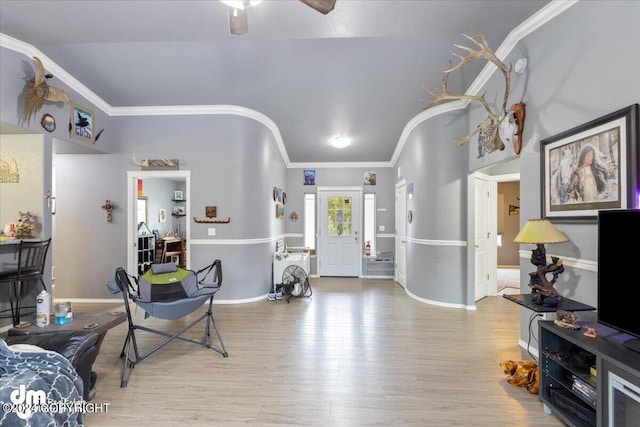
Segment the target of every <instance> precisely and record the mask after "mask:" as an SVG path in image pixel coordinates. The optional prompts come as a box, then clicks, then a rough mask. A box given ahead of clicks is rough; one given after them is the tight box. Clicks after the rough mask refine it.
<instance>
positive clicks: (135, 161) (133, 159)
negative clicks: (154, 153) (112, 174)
mask: <svg viewBox="0 0 640 427" xmlns="http://www.w3.org/2000/svg"><path fill="white" fill-rule="evenodd" d="M131 163H133V164H134V165H136V166H142V167H145V168H148V167H149V159H144V160H138V159H136V155H135V154H134V153H131Z"/></svg>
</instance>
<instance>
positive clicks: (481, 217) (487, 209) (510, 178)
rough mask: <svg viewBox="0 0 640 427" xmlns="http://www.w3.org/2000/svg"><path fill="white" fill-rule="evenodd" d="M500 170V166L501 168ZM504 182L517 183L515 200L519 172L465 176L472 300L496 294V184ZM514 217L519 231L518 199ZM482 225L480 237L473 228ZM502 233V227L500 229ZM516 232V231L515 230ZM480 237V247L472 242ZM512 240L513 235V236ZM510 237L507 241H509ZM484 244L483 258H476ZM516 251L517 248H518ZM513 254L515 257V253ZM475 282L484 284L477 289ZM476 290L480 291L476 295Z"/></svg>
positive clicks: (515, 167)
mask: <svg viewBox="0 0 640 427" xmlns="http://www.w3.org/2000/svg"><path fill="white" fill-rule="evenodd" d="M518 162H519V159H517V161H516V162H514V163H513V164H514V166H512V167H513V168H514V169H519V163H518ZM503 168H504V166H503ZM507 182H517V183H518V190H517V191H518V197H519V191H520V190H519V182H520V173H519V172H514V173H502V174H500V173H492V172H491V170H486V171H483V172H476V173H473V174H471V175H469V178H468V203H469V212H468V215H469V222H468V241H469V242H470V244H469V246H471V247H470V248H469V252H468V256H469V257H470V258H472V259H473V262H470V263H469V265H470V270H469V285H468V286H469V288H470V289H469V292H470V293H471V295H470V296H472V297H473V298H474V301H478V300H480V299H482V298H484V297H485V296H495V295H498V282H497V276H498V256H497V251H498V240H499V236H498V235H499V232H498V210H499V209H498V185H499V184H500V183H507ZM479 187H484V188H485V189H484V191H478V188H479ZM480 196H482V199H483V200H480V201H478V200H477V199H478V198H479V197H480ZM516 206H517V207H518V215H515V216H513V218H517V219H516V221H517V222H518V228H519V200H518V205H516ZM504 209H508V205H507V207H506V208H505V207H503V212H502V213H504ZM478 224H483V225H484V226H485V227H486V230H485V231H484V232H483V233H481V234H482V235H481V236H480V235H478V234H477V233H478V230H477V228H478V227H477V225H478ZM501 231H502V228H501ZM516 233H517V231H516ZM480 237H482V238H484V239H486V241H484V242H482V244H480V243H478V242H477V241H476V240H477V239H478V238H480ZM513 237H515V234H514V236H513ZM513 237H512V238H511V241H513ZM501 238H502V239H504V241H506V239H508V237H505V236H502V237H501ZM482 245H484V250H483V252H484V256H482V257H478V256H477V253H476V250H477V249H478V248H479V247H480V248H482ZM518 248H519V247H518ZM517 252H518V250H517V249H516V255H517V256H518V258H519V254H518V253H517ZM515 265H517V266H519V259H518V260H517V261H516V264H515ZM518 274H519V273H518ZM478 281H480V282H482V281H486V284H485V283H482V284H481V286H478V285H477V283H478ZM478 290H479V291H480V292H478Z"/></svg>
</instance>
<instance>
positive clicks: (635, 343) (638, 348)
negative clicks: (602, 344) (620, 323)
mask: <svg viewBox="0 0 640 427" xmlns="http://www.w3.org/2000/svg"><path fill="white" fill-rule="evenodd" d="M622 345H623V346H625V347H626V348H628V349H629V350H633V351H635V352H637V353H640V339H638V338H631V339H628V340H626V341H622Z"/></svg>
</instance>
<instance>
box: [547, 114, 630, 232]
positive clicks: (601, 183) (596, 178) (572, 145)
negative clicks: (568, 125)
mask: <svg viewBox="0 0 640 427" xmlns="http://www.w3.org/2000/svg"><path fill="white" fill-rule="evenodd" d="M541 145H542V147H541V156H540V159H541V174H540V175H541V180H542V183H541V184H542V185H541V187H542V217H543V218H548V219H551V220H567V221H570V220H592V221H595V220H597V215H598V210H601V209H625V208H628V207H631V206H636V202H637V200H635V198H636V197H637V195H636V194H635V192H634V189H635V188H637V185H638V173H637V170H638V104H633V105H631V106H629V107H626V108H623V109H621V110H618V111H615V112H613V113H610V114H607V115H606V116H603V117H600V118H598V119H595V120H592V121H590V122H588V123H586V124H583V125H580V126H577V127H575V128H573V129H569V130H567V131H565V132H562V133H560V134H558V135H555V136H553V137H550V138H547V139H544V140H542V141H541Z"/></svg>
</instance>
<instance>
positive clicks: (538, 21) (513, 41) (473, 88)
mask: <svg viewBox="0 0 640 427" xmlns="http://www.w3.org/2000/svg"><path fill="white" fill-rule="evenodd" d="M579 1H580V0H552V1H551V2H550V3H549V4H547V5H546V6H545V7H543V8H542V9H540V10H539V11H538V12H536V13H534V14H533V15H531V16H530V17H529V18H528V19H527V20H526V21H524V22H523V23H522V24H520V25H518V26H517V27H516V28H515V29H513V30H512V31H511V32H510V33H509V34H508V35H507V37H506V38H505V39H504V41H503V42H502V44H501V45H500V46H499V47H498V49H496V51H495V54H496V56H497V57H498V58H499V59H500V60H501V61H503V60H504V59H505V58H506V57H507V56H508V55H509V53H511V51H512V50H513V48H514V47H515V46H516V45H517V44H518V43H519V42H520V40H522V39H523V38H525V37H526V36H528V35H529V34H531V33H532V32H534V31H535V30H537V29H538V28H540V27H542V26H543V25H545V24H546V23H547V22H549V21H551V20H552V19H553V18H555V17H556V16H558V15H560V14H561V13H563V12H564V11H566V10H567V9H569V8H570V7H571V6H573V5H575V4H576V3H578V2H579ZM497 69H498V67H496V66H495V65H494V64H493V63H490V62H489V63H487V64H486V65H485V66H484V68H483V69H482V71H481V72H480V74H478V77H476V79H475V80H474V81H473V83H471V85H470V86H469V88H468V89H467V91H466V92H465V95H473V96H475V95H477V94H478V93H480V90H481V89H482V88H483V87H484V86H485V85H486V84H487V82H488V81H489V79H490V78H491V76H492V75H493V73H495V72H496V70H497ZM469 103H471V100H469V99H462V100H458V101H454V102H447V103H445V104H440V105H436V106H434V107H432V108H429V109H428V110H425V111H423V112H422V113H420V114H418V115H417V116H415V117H413V118H412V119H411V120H409V122H408V123H407V124H406V125H405V127H404V129H403V130H402V133H401V134H400V139H399V140H398V144H397V145H396V149H395V150H394V151H393V155H392V156H391V164H392V165H393V166H395V164H396V162H397V161H398V157H400V153H401V152H402V150H403V148H404V145H405V143H406V142H407V138H408V137H409V135H410V134H411V132H413V130H414V129H415V128H416V126H418V125H419V124H420V123H422V122H424V121H425V120H428V119H430V118H431V117H435V116H438V115H440V114H445V113H448V112H452V111H456V110H461V109H465V108H466V107H467V106H468V105H469Z"/></svg>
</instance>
